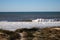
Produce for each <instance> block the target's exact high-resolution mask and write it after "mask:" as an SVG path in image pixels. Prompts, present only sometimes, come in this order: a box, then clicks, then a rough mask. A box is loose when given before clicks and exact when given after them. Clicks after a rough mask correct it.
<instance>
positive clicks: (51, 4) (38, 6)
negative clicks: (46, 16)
mask: <svg viewBox="0 0 60 40" xmlns="http://www.w3.org/2000/svg"><path fill="white" fill-rule="evenodd" d="M30 11H39V12H40V11H59V12H60V0H0V12H30Z"/></svg>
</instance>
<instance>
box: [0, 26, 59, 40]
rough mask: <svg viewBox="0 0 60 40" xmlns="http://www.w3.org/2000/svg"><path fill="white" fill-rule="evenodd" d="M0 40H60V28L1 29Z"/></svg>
mask: <svg viewBox="0 0 60 40" xmlns="http://www.w3.org/2000/svg"><path fill="white" fill-rule="evenodd" d="M0 40H60V27H59V26H57V27H46V28H31V29H27V28H22V29H17V30H15V31H9V30H2V29H0Z"/></svg>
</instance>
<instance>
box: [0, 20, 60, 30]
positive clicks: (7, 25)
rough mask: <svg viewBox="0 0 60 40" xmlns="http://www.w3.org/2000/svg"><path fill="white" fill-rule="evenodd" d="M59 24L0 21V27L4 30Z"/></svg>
mask: <svg viewBox="0 0 60 40" xmlns="http://www.w3.org/2000/svg"><path fill="white" fill-rule="evenodd" d="M51 26H60V22H4V21H3V22H0V28H1V29H6V30H12V31H14V30H16V29H19V28H32V27H39V28H41V27H51Z"/></svg>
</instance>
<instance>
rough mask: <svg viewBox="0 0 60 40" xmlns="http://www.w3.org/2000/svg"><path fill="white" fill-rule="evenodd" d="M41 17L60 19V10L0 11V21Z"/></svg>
mask: <svg viewBox="0 0 60 40" xmlns="http://www.w3.org/2000/svg"><path fill="white" fill-rule="evenodd" d="M40 18H43V19H58V20H60V12H0V21H21V20H33V19H40Z"/></svg>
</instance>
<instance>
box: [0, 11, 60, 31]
mask: <svg viewBox="0 0 60 40" xmlns="http://www.w3.org/2000/svg"><path fill="white" fill-rule="evenodd" d="M27 21H28V22H27ZM53 26H60V12H0V29H5V30H11V31H14V30H16V29H19V28H33V27H38V28H44V27H53Z"/></svg>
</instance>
